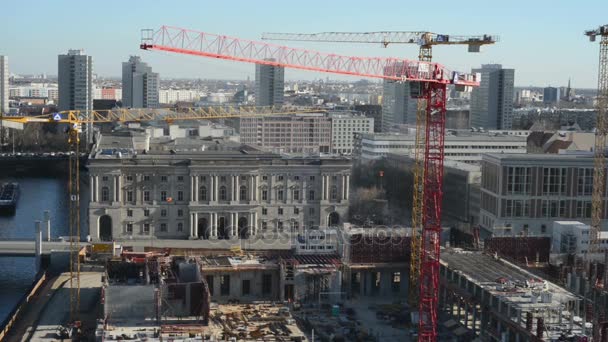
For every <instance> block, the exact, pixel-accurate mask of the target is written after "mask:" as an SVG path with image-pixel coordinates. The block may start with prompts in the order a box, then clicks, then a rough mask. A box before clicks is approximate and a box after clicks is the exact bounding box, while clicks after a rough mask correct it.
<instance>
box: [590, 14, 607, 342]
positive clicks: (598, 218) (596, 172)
mask: <svg viewBox="0 0 608 342" xmlns="http://www.w3.org/2000/svg"><path fill="white" fill-rule="evenodd" d="M585 35H586V36H588V37H589V40H590V41H592V42H595V41H596V38H597V37H599V38H600V56H599V66H598V77H597V122H596V129H595V146H594V163H593V191H592V197H591V232H590V234H589V252H590V253H593V254H595V255H597V253H599V252H600V241H599V240H600V236H599V235H600V231H601V230H602V218H603V216H604V210H603V207H604V193H605V190H604V189H605V187H606V134H607V133H608V122H607V121H608V118H607V116H608V25H604V26H600V27H599V28H597V29H594V30H589V31H585ZM604 253H606V252H604ZM606 272H607V269H606V265H604V273H606ZM604 277H605V275H604ZM597 278H598V275H597V267H595V274H594V279H593V281H594V283H595V284H597V283H598V280H599V279H597ZM594 307H595V309H596V310H595V313H594V314H593V319H594V324H593V328H594V329H593V330H594V331H593V340H594V341H603V340H605V339H606V336H605V334H606V329H605V328H604V325H606V322H604V320H605V318H606V317H605V308H603V307H602V306H601V305H597V304H596V305H594ZM600 325H601V327H600ZM600 335H603V336H600Z"/></svg>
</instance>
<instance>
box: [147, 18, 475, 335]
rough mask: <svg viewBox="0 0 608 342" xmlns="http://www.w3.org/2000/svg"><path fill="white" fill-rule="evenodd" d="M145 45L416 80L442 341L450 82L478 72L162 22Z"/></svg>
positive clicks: (431, 324)
mask: <svg viewBox="0 0 608 342" xmlns="http://www.w3.org/2000/svg"><path fill="white" fill-rule="evenodd" d="M140 48H141V49H144V50H153V51H165V52H173V53H178V54H186V55H194V56H201V57H209V58H216V59H224V60H232V61H240V62H249V63H256V64H263V65H273V66H279V67H286V68H295V69H302V70H312V71H320V72H327V73H334V74H342V75H354V76H360V77H371V78H378V79H385V80H393V81H409V82H414V83H416V85H418V86H419V89H421V92H420V94H419V95H418V97H420V98H423V99H425V104H426V112H425V117H426V122H427V124H426V127H425V141H426V143H425V149H424V170H425V174H424V182H423V197H424V206H423V220H422V226H423V230H422V258H421V260H422V261H421V268H422V270H424V272H422V274H421V278H420V294H421V295H420V306H419V314H420V321H419V334H418V336H419V337H418V339H419V341H436V340H437V300H438V297H439V256H440V234H441V205H442V203H441V202H442V198H443V190H442V187H443V159H444V138H445V111H446V102H447V94H446V89H447V85H448V84H453V85H455V86H456V90H458V91H462V90H466V89H467V88H468V87H474V86H478V85H479V79H477V76H474V75H468V74H464V73H458V72H451V71H450V70H448V69H447V68H445V67H444V66H443V65H441V64H438V63H433V62H428V61H413V60H406V59H399V58H390V57H388V58H385V57H353V56H342V55H337V54H330V53H321V52H316V51H310V50H305V49H297V48H291V47H287V46H280V45H274V44H267V43H263V42H254V41H249V40H242V39H239V38H234V37H229V36H224V35H216V34H210V33H205V32H198V31H192V30H186V29H180V28H176V27H171V26H162V27H160V28H159V29H158V30H153V29H145V30H142V40H141V44H140Z"/></svg>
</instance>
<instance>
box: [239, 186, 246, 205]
mask: <svg viewBox="0 0 608 342" xmlns="http://www.w3.org/2000/svg"><path fill="white" fill-rule="evenodd" d="M240 195H241V196H240V198H241V201H246V200H247V187H246V186H244V185H241V194H240Z"/></svg>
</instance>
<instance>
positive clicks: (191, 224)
mask: <svg viewBox="0 0 608 342" xmlns="http://www.w3.org/2000/svg"><path fill="white" fill-rule="evenodd" d="M190 237H191V238H193V237H194V213H190Z"/></svg>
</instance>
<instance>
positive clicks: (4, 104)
mask: <svg viewBox="0 0 608 342" xmlns="http://www.w3.org/2000/svg"><path fill="white" fill-rule="evenodd" d="M8 76H9V74H8V57H7V56H0V113H8V97H9V91H8Z"/></svg>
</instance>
